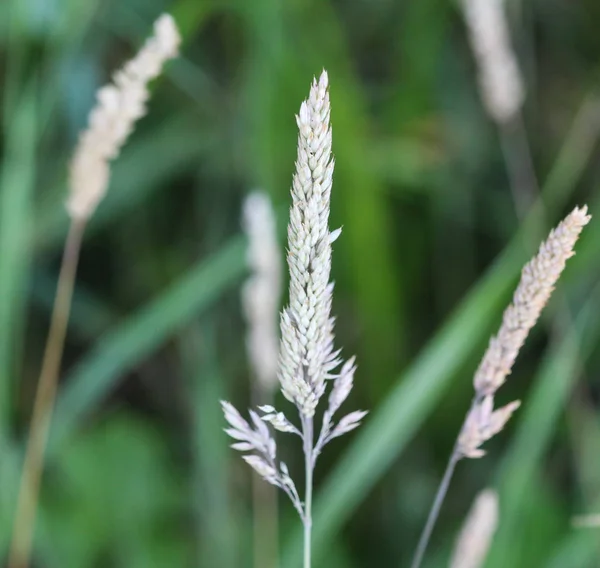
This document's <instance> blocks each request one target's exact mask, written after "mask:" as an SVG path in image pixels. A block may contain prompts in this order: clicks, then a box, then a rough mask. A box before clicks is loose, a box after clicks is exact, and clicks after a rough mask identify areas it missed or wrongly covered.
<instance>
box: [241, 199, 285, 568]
mask: <svg viewBox="0 0 600 568" xmlns="http://www.w3.org/2000/svg"><path fill="white" fill-rule="evenodd" d="M242 221H243V223H242V224H243V227H244V231H245V232H246V236H247V238H248V252H247V263H248V267H249V268H250V276H249V278H248V280H247V281H246V284H245V285H244V288H243V290H242V308H243V311H244V316H245V318H246V326H247V332H246V351H247V353H248V360H249V362H250V367H251V369H252V375H253V379H254V381H253V384H252V393H253V397H252V398H253V403H254V405H258V406H260V405H272V404H273V402H274V400H273V399H274V394H275V389H276V387H277V384H278V380H277V365H278V356H279V326H278V320H279V305H280V301H281V279H282V262H281V254H282V252H281V250H280V247H279V244H278V242H277V227H276V219H275V213H274V211H273V206H272V204H271V200H270V199H269V196H268V195H267V194H266V193H265V192H262V191H253V192H252V193H250V195H248V197H247V198H246V200H245V201H244V207H243V219H242ZM252 500H253V515H254V531H253V533H254V543H253V545H254V566H255V567H256V568H277V566H278V555H279V552H278V533H279V530H278V503H277V501H278V500H277V489H276V488H275V487H273V486H271V485H268V484H264V483H263V481H262V479H261V477H260V476H259V475H258V474H256V473H255V474H254V476H253V477H252Z"/></svg>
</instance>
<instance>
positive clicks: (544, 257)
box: [411, 206, 590, 568]
mask: <svg viewBox="0 0 600 568" xmlns="http://www.w3.org/2000/svg"><path fill="white" fill-rule="evenodd" d="M589 220H590V216H589V215H587V208H586V207H585V206H584V207H582V208H575V209H574V210H573V211H572V212H571V213H570V214H569V215H568V216H567V217H566V218H565V219H564V220H563V221H562V222H561V223H560V224H559V225H558V227H556V228H555V229H553V230H552V231H551V232H550V235H549V236H548V238H547V239H546V240H545V241H544V242H543V243H542V244H541V246H540V249H539V251H538V254H537V255H536V256H535V257H534V258H533V259H532V260H531V261H529V262H528V263H527V264H526V265H525V267H524V268H523V271H522V273H521V279H520V281H519V284H518V286H517V289H516V290H515V293H514V296H513V301H512V302H511V304H510V305H509V306H508V308H507V309H506V310H505V312H504V315H503V318H502V325H501V326H500V329H499V330H498V333H497V334H496V335H495V336H494V337H492V339H491V340H490V343H489V346H488V348H487V350H486V352H485V354H484V356H483V359H482V361H481V363H480V364H479V367H478V369H477V371H476V372H475V377H474V380H473V385H474V389H475V397H474V398H473V402H472V404H471V408H470V409H469V412H468V413H467V416H466V418H465V421H464V423H463V425H462V428H461V430H460V433H459V436H458V438H457V441H456V444H455V446H454V449H453V451H452V454H451V456H450V459H449V461H448V465H447V467H446V472H445V474H444V477H443V479H442V482H441V484H440V486H439V488H438V491H437V493H436V497H435V499H434V503H433V506H432V508H431V510H430V512H429V515H428V518H427V522H426V524H425V528H424V529H423V532H422V534H421V538H420V540H419V544H418V546H417V550H416V552H415V556H414V558H413V562H412V565H411V566H412V568H419V567H420V566H421V563H422V560H423V556H424V555H425V551H426V550H427V545H428V543H429V540H430V538H431V534H432V532H433V528H434V526H435V523H436V521H437V517H438V515H439V511H440V508H441V505H442V502H443V500H444V498H445V496H446V493H447V491H448V487H449V485H450V481H451V479H452V475H453V473H454V469H455V467H456V465H457V463H458V462H459V461H460V460H461V459H463V458H480V457H482V456H483V455H485V451H484V450H482V449H481V446H482V444H483V443H484V442H486V441H487V440H489V439H490V438H492V437H493V436H494V435H496V434H497V433H498V432H500V431H501V430H502V429H503V428H504V426H505V425H506V423H507V422H508V420H509V419H510V417H511V416H512V414H513V412H514V411H515V410H516V409H517V408H518V407H519V405H520V402H519V401H513V402H511V403H509V404H507V405H506V406H503V407H502V408H499V409H495V408H494V396H495V394H496V391H497V390H498V389H499V388H500V387H501V386H502V385H503V384H504V382H505V381H506V378H507V377H508V375H509V374H510V372H511V370H512V367H513V364H514V362H515V359H516V357H517V354H518V352H519V350H520V348H521V347H522V345H523V343H524V342H525V339H526V338H527V335H528V333H529V330H530V329H531V328H532V327H533V326H534V325H535V323H536V321H537V320H538V318H539V316H540V314H541V312H542V309H543V308H544V306H545V305H546V303H547V302H548V300H549V298H550V295H551V294H552V291H553V290H554V287H555V285H556V282H557V281H558V278H559V277H560V275H561V273H562V271H563V270H564V268H565V265H566V262H567V260H568V259H569V258H570V257H571V256H573V255H574V254H575V253H574V250H573V249H574V246H575V243H576V241H577V239H578V238H579V235H580V234H581V231H582V229H583V227H584V226H585V225H587V223H588V222H589Z"/></svg>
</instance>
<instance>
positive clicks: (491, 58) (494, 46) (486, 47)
mask: <svg viewBox="0 0 600 568" xmlns="http://www.w3.org/2000/svg"><path fill="white" fill-rule="evenodd" d="M461 6H462V10H463V14H464V18H465V22H466V24H467V27H468V29H469V39H470V42H471V49H472V50H473V53H474V55H475V58H476V60H477V65H478V67H479V87H480V90H481V96H482V99H483V103H484V105H485V108H486V111H487V113H488V114H489V115H490V117H491V118H492V119H493V120H494V121H496V122H497V123H499V124H501V123H505V122H507V121H509V120H511V119H512V118H513V117H514V116H515V115H516V114H517V113H518V112H519V110H520V108H521V105H522V104H523V100H524V98H525V89H524V87H523V80H522V78H521V72H520V71H519V65H518V63H517V58H516V56H515V53H514V51H513V48H512V46H511V44H510V34H509V31H508V22H507V21H506V16H505V13H504V0H461Z"/></svg>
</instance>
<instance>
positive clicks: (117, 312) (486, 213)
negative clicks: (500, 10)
mask: <svg viewBox="0 0 600 568" xmlns="http://www.w3.org/2000/svg"><path fill="white" fill-rule="evenodd" d="M506 7H507V14H508V16H509V18H510V24H511V29H512V34H513V44H514V47H515V49H516V52H517V55H518V57H519V61H520V65H521V68H522V70H523V74H524V77H525V81H526V85H527V92H528V94H527V100H526V103H525V107H524V109H523V114H524V121H525V128H526V132H527V137H528V139H529V143H530V144H531V151H532V156H533V161H534V165H535V169H536V172H537V175H538V177H539V180H540V185H541V186H542V188H543V189H542V191H543V197H542V198H541V201H539V202H538V203H537V205H536V206H535V207H534V208H533V209H532V213H531V215H530V216H529V217H527V219H526V221H524V222H521V220H519V218H518V216H517V215H516V213H515V207H514V203H513V200H512V196H511V191H510V189H509V177H508V175H507V169H506V163H505V160H504V158H503V152H502V146H501V138H500V137H499V134H498V131H497V129H496V127H495V125H494V124H493V123H492V122H491V121H490V120H489V119H488V117H487V116H486V114H485V112H484V110H483V108H482V106H481V103H480V98H479V93H478V90H477V80H476V76H477V70H476V65H475V63H474V61H473V57H472V54H471V52H470V49H469V45H468V42H467V33H466V30H465V26H464V22H463V20H462V18H461V14H460V11H459V9H458V6H457V5H456V4H455V3H453V2H446V1H444V0H345V1H343V0H335V1H334V0H312V1H310V0H288V1H283V0H280V1H277V0H253V1H249V0H229V1H222V2H217V1H207V0H178V1H174V2H166V1H165V2H163V1H160V0H103V1H100V0H86V1H81V0H4V1H3V2H2V3H1V4H0V77H1V78H0V82H1V86H0V93H1V95H0V96H1V97H2V115H1V118H0V120H1V142H0V156H1V165H0V168H1V171H0V449H1V451H0V558H1V557H2V556H3V555H4V554H5V552H6V547H7V544H8V540H9V538H10V533H11V523H12V515H13V508H14V499H15V494H16V483H17V480H18V475H19V463H20V460H21V456H22V451H23V443H24V440H25V438H26V435H27V425H28V419H29V416H30V411H31V404H32V399H33V394H34V392H35V384H36V380H37V374H38V373H39V366H40V361H41V357H42V349H43V345H44V341H45V337H46V333H47V327H48V322H49V314H50V309H51V304H52V301H53V296H54V290H55V285H56V279H57V271H58V263H59V261H60V254H61V251H62V245H63V241H64V237H65V234H66V230H67V227H68V219H67V216H66V213H65V211H64V206H63V203H64V199H65V194H66V171H67V164H68V160H69V157H70V155H71V152H72V150H73V148H74V145H75V144H76V140H77V135H78V132H79V131H80V130H81V129H82V128H83V127H84V126H85V124H86V119H87V113H88V112H89V110H90V108H91V106H92V105H93V103H94V93H95V91H96V89H97V88H98V87H99V86H101V85H102V84H104V83H105V82H107V81H108V80H109V78H110V74H111V72H112V71H114V70H115V69H117V68H118V67H119V66H120V65H121V64H122V63H123V62H124V61H125V60H126V59H127V58H129V57H130V56H132V55H133V54H134V53H135V51H136V50H137V48H138V47H139V46H140V45H141V43H142V42H143V40H144V38H145V37H146V36H147V35H148V34H149V33H150V30H151V25H152V22H153V21H154V20H155V19H156V17H157V16H158V15H159V14H160V13H161V12H163V11H169V12H170V13H172V14H173V16H174V17H175V19H176V20H177V22H178V24H179V25H180V27H181V30H182V34H183V36H184V43H183V46H182V55H181V57H180V58H179V59H178V60H176V61H174V62H172V63H171V64H169V66H168V69H167V72H166V74H165V75H164V76H163V77H162V78H160V79H159V80H158V81H156V83H155V84H154V85H153V88H152V90H153V94H152V99H151V101H150V104H149V114H148V116H147V117H145V118H144V119H143V120H141V121H140V123H139V125H138V127H137V128H136V131H135V133H134V134H133V136H132V137H131V139H130V141H129V142H128V144H127V146H126V148H125V149H124V151H123V153H122V155H121V156H120V157H119V159H118V160H117V161H116V162H115V163H114V168H113V176H112V181H111V187H110V191H109V195H108V196H107V198H106V200H105V201H104V202H103V203H102V205H101V206H100V208H99V210H98V212H97V214H96V215H95V216H94V218H93V220H92V222H91V224H90V226H89V230H88V232H87V233H86V240H85V243H84V248H83V251H82V259H81V265H80V271H79V276H78V282H77V288H76V292H75V300H74V306H73V312H72V318H71V322H70V327H69V332H68V338H67V346H66V353H65V360H64V363H63V370H62V374H61V387H60V392H59V399H58V404H57V409H56V413H55V418H54V421H53V427H52V432H51V438H50V445H49V450H48V460H47V468H46V471H45V477H44V484H43V491H42V503H41V509H40V511H39V516H38V524H37V531H36V542H35V566H37V567H41V568H46V567H47V568H71V567H72V568H96V567H107V568H110V567H115V568H119V567H123V568H124V567H127V568H137V567H139V568H155V567H156V568H159V567H161V568H162V567H207V568H213V567H217V566H218V567H222V568H233V567H235V568H245V567H250V566H251V559H252V554H251V542H252V540H251V539H252V532H251V523H252V514H251V488H250V473H249V468H248V467H247V466H246V465H245V464H244V463H243V462H242V461H241V460H240V459H239V456H237V455H234V452H233V451H232V450H230V449H229V448H228V444H229V441H228V440H227V438H226V436H225V434H224V433H223V432H222V428H223V427H224V420H223V418H222V415H221V411H220V408H219V405H218V400H219V399H220V398H227V399H229V400H232V401H233V402H234V403H235V404H236V405H237V406H238V407H240V408H244V407H246V406H247V405H248V404H249V402H248V401H249V398H250V397H249V392H250V379H249V369H248V364H247V360H246V354H245V346H244V322H243V319H242V316H241V310H240V301H239V292H240V285H241V283H242V282H243V279H244V276H245V273H246V269H245V259H244V250H245V242H244V238H243V235H242V233H241V229H240V220H239V219H240V210H241V203H242V200H243V198H244V196H245V195H246V194H247V193H248V192H249V191H250V190H252V189H254V188H263V189H265V190H266V191H268V193H269V194H270V195H271V197H272V199H273V201H274V204H275V206H276V209H277V211H278V214H279V227H280V229H281V242H282V245H283V243H284V235H285V226H286V223H287V207H288V205H289V197H288V196H289V186H290V183H291V175H292V172H293V167H294V159H295V150H296V136H297V134H296V125H295V121H294V113H295V112H297V110H298V108H299V105H300V102H301V101H302V100H303V99H304V98H305V97H306V96H307V94H308V88H309V85H310V80H311V79H312V77H313V76H314V75H318V74H319V73H320V71H321V69H322V68H326V69H327V70H328V72H329V77H330V83H331V101H332V122H333V133H334V134H333V136H334V139H333V140H334V141H333V149H334V153H335V157H336V170H335V176H334V190H333V194H332V201H333V213H332V226H333V227H336V226H340V225H343V227H344V232H343V235H342V237H341V238H340V240H339V241H338V242H336V246H335V252H334V267H333V273H334V274H333V276H334V279H335V281H336V293H335V300H334V312H335V314H336V315H337V317H338V319H337V343H338V345H339V346H343V347H344V353H346V354H347V355H349V354H352V353H357V355H358V365H359V366H358V373H357V376H356V386H355V389H354V392H353V394H352V396H351V400H350V401H349V403H348V404H347V408H348V409H352V408H357V407H360V408H365V409H369V410H370V411H371V413H370V415H369V416H368V417H367V419H366V421H365V425H364V426H363V427H361V429H360V430H357V431H356V432H353V433H352V434H351V435H348V436H346V437H344V438H342V439H340V440H336V441H335V443H333V444H332V445H331V446H330V447H329V449H328V451H327V452H325V454H324V456H323V459H322V461H320V463H319V467H318V470H317V480H316V483H317V487H318V491H317V495H316V502H315V507H316V510H315V515H316V517H315V528H314V530H315V539H314V545H315V555H316V559H315V568H322V567H328V568H359V567H367V566H368V567H372V566H397V567H401V566H408V565H409V562H410V558H411V555H412V553H413V551H414V548H415V546H416V542H417V538H418V535H419V532H420V530H421V527H422V526H423V524H424V521H425V517H426V514H427V511H428V509H429V506H430V504H431V501H432V499H433V495H434V492H435V489H436V486H437V483H438V481H439V479H440V477H441V474H442V472H443V468H444V465H445V462H446V460H447V458H448V455H449V453H450V451H451V449H452V445H453V441H454V438H455V436H456V434H457V431H458V428H459V427H460V424H461V422H462V420H463V417H464V414H465V412H466V410H467V409H468V406H469V402H470V399H471V395H472V386H471V378H472V375H473V372H474V370H475V368H476V366H477V363H478V360H479V358H480V357H481V355H482V353H483V350H484V349H485V346H486V343H487V338H488V337H489V335H490V334H491V333H492V332H493V331H494V330H495V328H496V327H497V326H498V325H499V322H500V315H501V312H502V309H503V308H504V306H505V305H506V303H507V302H508V300H509V298H510V293H511V290H512V289H513V287H514V285H515V283H516V280H517V277H518V272H519V270H520V267H521V266H522V264H523V263H524V262H525V261H526V260H527V258H528V257H529V256H530V255H531V254H532V252H533V250H534V248H535V247H534V246H533V243H538V242H539V241H540V240H541V239H542V238H543V237H544V236H545V235H546V234H547V232H548V230H549V228H550V227H551V226H552V225H555V224H556V223H557V222H558V220H559V219H560V218H561V217H562V216H564V214H565V213H566V212H568V210H569V208H571V207H572V206H574V205H575V204H583V203H588V204H589V206H590V209H591V212H592V214H593V215H594V214H596V212H597V211H598V205H599V204H600V192H599V191H598V188H599V183H600V160H599V159H598V158H599V157H600V156H599V154H600V152H599V147H598V144H597V138H598V135H599V133H600V96H598V95H597V87H598V74H599V71H600V69H599V63H600V59H599V57H600V42H599V39H598V33H597V30H598V23H599V22H600V4H598V2H597V1H596V0H577V1H573V0H569V1H568V0H507V3H506ZM517 154H518V153H517ZM518 155H520V154H518ZM540 203H541V204H542V205H543V207H542V206H540ZM520 227H523V228H524V229H523V230H519V228H520ZM577 250H578V254H577V256H576V257H575V258H574V259H573V260H572V261H570V262H569V265H568V268H567V271H566V273H565V275H564V278H563V279H562V280H561V283H560V285H559V291H558V292H557V296H558V298H557V297H555V298H554V299H553V301H552V302H551V304H550V305H549V306H548V309H547V310H546V311H545V314H544V318H543V320H542V322H541V324H540V325H539V326H538V327H537V328H536V330H535V332H534V333H533V335H532V337H531V338H530V341H529V342H528V344H527V345H526V347H525V349H524V351H523V352H522V354H521V356H520V357H519V359H518V361H517V365H516V368H515V370H514V372H513V374H512V376H511V378H510V380H509V381H508V383H507V384H506V386H505V388H504V389H503V390H502V392H501V394H500V396H499V398H500V402H505V401H506V402H507V401H509V400H512V399H514V398H521V399H522V400H523V406H522V408H521V409H520V410H519V411H518V413H517V415H516V417H515V419H514V420H513V421H512V422H511V424H510V425H509V428H508V429H507V430H506V431H504V432H503V433H502V434H501V435H500V436H498V438H497V439H494V440H493V441H492V442H491V443H489V444H488V449H489V455H488V456H486V457H485V458H484V459H482V460H479V461H470V462H462V463H460V464H459V467H458V469H457V473H456V476H455V479H454V481H453V483H452V487H451V491H450V494H449V496H448V499H447V501H446V503H445V506H444V508H443V510H442V514H441V517H440V522H439V525H438V527H437V529H436V531H435V533H434V538H433V540H432V544H431V548H430V551H429V554H428V556H427V558H426V562H425V566H426V567H428V568H435V567H443V566H447V565H448V559H449V555H450V551H451V548H452V545H453V542H454V539H455V537H456V534H457V531H458V529H459V527H460V525H461V522H462V520H463V519H464V516H465V514H466V511H467V510H468V508H469V507H470V505H471V502H472V500H473V498H474V497H475V495H476V493H477V492H478V491H479V490H480V489H481V488H483V487H486V486H494V487H496V488H497V489H498V490H499V492H500V499H501V529H500V531H499V533H498V535H497V539H496V543H495V546H494V548H493V550H492V554H491V557H490V559H489V563H488V566H489V567H493V568H504V567H509V566H510V567H531V566H534V567H538V566H540V567H544V568H562V567H569V568H578V567H581V568H591V567H595V566H598V565H600V544H599V543H600V539H599V538H598V530H599V529H595V530H582V529H574V528H572V526H571V518H572V516H573V515H576V514H581V513H588V512H594V511H595V512H600V422H599V420H598V418H599V416H598V410H599V409H598V402H599V399H600V396H599V395H600V389H599V383H598V374H599V373H600V350H599V349H598V335H599V334H600V318H598V314H599V313H600V290H599V289H598V286H597V282H598V274H599V272H600V223H598V221H597V220H594V221H592V224H591V225H590V226H589V227H588V228H587V229H586V232H585V234H584V237H583V238H582V240H581V242H580V243H579V245H578V248H577ZM278 404H280V405H281V406H282V407H286V406H287V403H286V402H285V401H283V400H278ZM281 445H282V452H283V455H284V456H285V459H286V462H287V463H288V464H289V465H290V468H291V469H292V471H293V474H294V477H295V478H296V479H297V480H298V482H299V484H300V485H301V479H302V473H301V472H302V464H301V461H300V448H299V446H298V447H296V445H295V444H294V441H293V440H285V443H283V444H281ZM280 510H281V512H280V518H281V554H282V564H281V565H282V567H283V568H295V567H296V566H298V559H299V548H298V537H299V536H300V535H299V528H300V527H299V522H298V520H297V519H296V518H295V516H294V511H293V509H292V507H291V506H290V505H289V503H288V502H287V501H285V500H283V498H282V499H281V508H280Z"/></svg>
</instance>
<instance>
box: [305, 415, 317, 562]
mask: <svg viewBox="0 0 600 568" xmlns="http://www.w3.org/2000/svg"><path fill="white" fill-rule="evenodd" d="M302 433H303V436H304V465H305V474H306V492H305V495H304V519H303V520H304V568H311V544H312V493H313V469H314V458H313V442H314V440H313V419H312V417H311V418H305V417H303V418H302Z"/></svg>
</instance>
